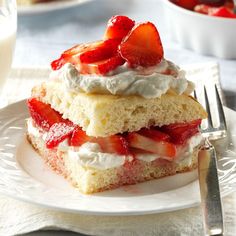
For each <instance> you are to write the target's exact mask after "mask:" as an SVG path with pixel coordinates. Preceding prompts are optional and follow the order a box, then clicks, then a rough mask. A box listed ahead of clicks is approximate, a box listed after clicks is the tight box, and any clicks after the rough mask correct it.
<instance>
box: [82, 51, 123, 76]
mask: <svg viewBox="0 0 236 236" xmlns="http://www.w3.org/2000/svg"><path fill="white" fill-rule="evenodd" d="M124 63H125V61H124V59H123V58H121V57H120V56H119V55H116V56H113V57H111V58H108V59H106V60H103V61H98V62H94V63H90V64H86V63H81V64H80V72H81V73H82V74H99V75H105V74H107V73H108V72H110V71H112V70H114V69H116V68H117V67H118V66H121V65H123V64H124Z"/></svg>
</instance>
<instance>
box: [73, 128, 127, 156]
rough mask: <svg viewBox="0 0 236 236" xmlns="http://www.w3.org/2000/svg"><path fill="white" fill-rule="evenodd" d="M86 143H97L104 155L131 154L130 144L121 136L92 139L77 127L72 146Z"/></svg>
mask: <svg viewBox="0 0 236 236" xmlns="http://www.w3.org/2000/svg"><path fill="white" fill-rule="evenodd" d="M86 142H92V143H97V144H99V145H100V147H101V149H102V152H104V153H116V154H119V155H127V154H128V153H129V150H128V143H127V141H126V139H125V138H124V137H122V136H121V135H112V136H108V137H98V138H96V137H91V136H88V135H87V134H86V132H85V131H83V130H82V129H81V128H80V127H76V128H75V130H74V131H73V133H72V137H71V140H70V145H71V146H81V145H83V144H84V143H86Z"/></svg>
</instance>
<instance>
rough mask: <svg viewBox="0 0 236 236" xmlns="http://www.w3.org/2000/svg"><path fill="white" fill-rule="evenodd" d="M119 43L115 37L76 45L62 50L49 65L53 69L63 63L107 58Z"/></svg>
mask: <svg viewBox="0 0 236 236" xmlns="http://www.w3.org/2000/svg"><path fill="white" fill-rule="evenodd" d="M119 43H120V41H119V40H117V39H107V40H100V41H96V42H93V43H88V44H79V45H76V46H74V47H72V48H70V49H68V50H66V51H65V52H63V53H62V55H61V57H60V58H59V59H57V60H55V61H53V62H52V63H51V67H52V69H53V70H58V69H60V68H61V67H62V66H63V65H64V64H65V63H71V64H73V65H75V66H76V65H79V64H80V63H94V62H98V61H102V60H105V59H108V58H110V57H112V56H114V55H116V54H117V49H118V45H119ZM78 67H79V66H78Z"/></svg>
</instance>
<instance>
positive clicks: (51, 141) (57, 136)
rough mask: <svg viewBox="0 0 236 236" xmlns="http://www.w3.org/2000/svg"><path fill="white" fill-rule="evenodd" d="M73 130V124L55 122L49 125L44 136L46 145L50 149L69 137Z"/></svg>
mask: <svg viewBox="0 0 236 236" xmlns="http://www.w3.org/2000/svg"><path fill="white" fill-rule="evenodd" d="M73 130H74V126H72V125H68V124H66V123H63V122H61V123H55V124H54V125H52V126H51V128H50V129H49V131H48V133H47V137H46V140H45V141H46V147H47V148H49V149H52V148H54V147H56V146H58V144H59V143H61V142H63V141H64V140H65V139H66V138H69V137H70V136H71V134H72V132H73Z"/></svg>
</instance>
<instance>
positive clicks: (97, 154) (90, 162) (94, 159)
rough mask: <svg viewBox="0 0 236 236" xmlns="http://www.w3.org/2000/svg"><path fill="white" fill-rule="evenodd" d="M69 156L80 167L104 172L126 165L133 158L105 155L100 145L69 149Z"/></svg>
mask: <svg viewBox="0 0 236 236" xmlns="http://www.w3.org/2000/svg"><path fill="white" fill-rule="evenodd" d="M68 156H69V157H70V158H72V159H73V161H74V162H77V163H78V164H80V165H83V166H87V167H93V168H96V169H100V170H104V169H109V168H114V167H118V166H122V165H124V163H125V162H126V161H132V160H133V157H132V156H125V155H117V154H111V153H103V152H102V150H101V148H100V146H99V144H97V143H89V142H87V143H84V144H83V145H81V146H80V147H79V148H74V147H72V148H69V150H68Z"/></svg>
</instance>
